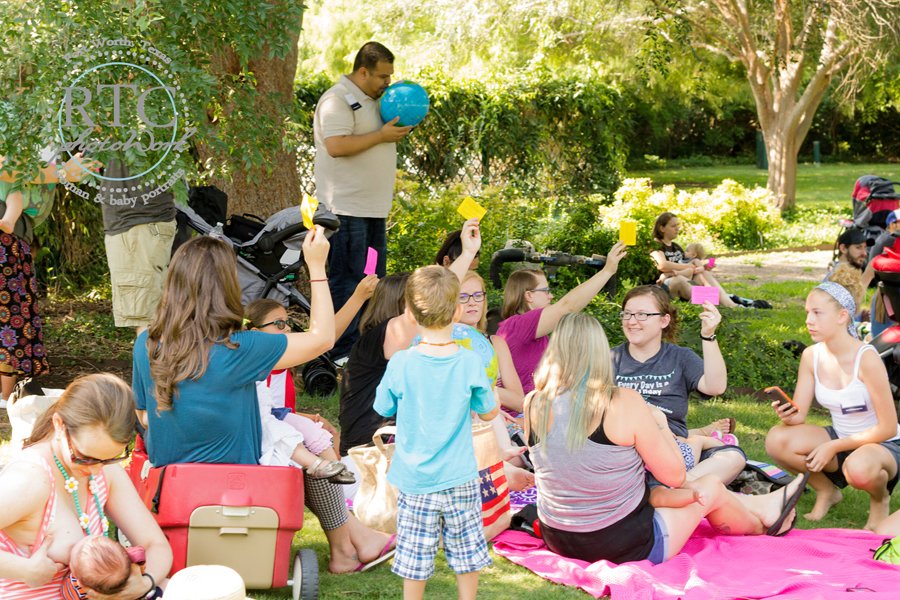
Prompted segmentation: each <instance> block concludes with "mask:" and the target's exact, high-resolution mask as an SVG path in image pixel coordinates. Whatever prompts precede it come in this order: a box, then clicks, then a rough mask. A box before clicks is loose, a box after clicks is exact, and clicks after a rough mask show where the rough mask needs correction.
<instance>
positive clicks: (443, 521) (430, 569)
mask: <svg viewBox="0 0 900 600" xmlns="http://www.w3.org/2000/svg"><path fill="white" fill-rule="evenodd" d="M480 489H481V488H480V487H479V485H478V479H473V480H472V481H469V482H467V483H463V484H460V485H458V486H456V487H452V488H449V489H446V490H441V491H439V492H433V493H431V494H404V493H403V492H400V496H399V498H398V500H397V553H396V554H395V555H394V564H393V566H392V567H391V571H393V572H394V573H396V574H397V575H399V576H400V577H403V578H404V579H418V580H422V579H428V578H429V577H431V576H432V575H434V558H435V556H436V555H437V550H438V544H439V543H440V540H441V534H443V536H444V555H445V556H446V557H447V564H449V565H450V568H451V569H453V571H454V572H455V573H458V574H460V575H461V574H463V573H471V572H472V571H480V570H481V569H483V568H485V567H487V566H490V564H491V557H490V556H489V555H488V548H487V542H486V541H485V540H484V525H483V524H482V520H481V492H480Z"/></svg>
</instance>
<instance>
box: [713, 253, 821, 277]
mask: <svg viewBox="0 0 900 600" xmlns="http://www.w3.org/2000/svg"><path fill="white" fill-rule="evenodd" d="M830 261H831V250H810V251H803V252H783V251H777V252H759V253H752V254H740V255H734V256H723V257H720V258H716V270H715V273H716V276H717V277H718V278H719V281H720V282H722V283H725V282H735V281H736V282H740V283H748V284H750V285H754V284H756V285H759V284H761V283H767V282H780V281H810V282H818V281H821V280H822V277H823V276H824V275H825V269H826V267H827V266H828V263H829V262H830Z"/></svg>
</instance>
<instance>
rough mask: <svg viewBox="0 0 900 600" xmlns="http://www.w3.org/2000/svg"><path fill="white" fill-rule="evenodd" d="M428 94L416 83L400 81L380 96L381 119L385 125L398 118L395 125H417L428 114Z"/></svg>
mask: <svg viewBox="0 0 900 600" xmlns="http://www.w3.org/2000/svg"><path fill="white" fill-rule="evenodd" d="M428 106H429V102H428V93H427V92H426V91H425V88H423V87H422V86H421V85H419V84H418V83H413V82H411V81H400V82H397V83H395V84H393V85H392V86H390V87H388V89H386V90H385V91H384V94H383V95H382V96H381V119H382V120H383V121H384V122H385V123H387V122H388V121H390V120H392V119H394V118H395V117H400V121H399V122H398V123H397V125H401V126H403V127H406V126H409V125H412V126H415V125H418V124H419V123H421V122H422V119H424V118H425V115H427V114H428Z"/></svg>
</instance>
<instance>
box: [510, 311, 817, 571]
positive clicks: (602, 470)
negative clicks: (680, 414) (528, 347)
mask: <svg viewBox="0 0 900 600" xmlns="http://www.w3.org/2000/svg"><path fill="white" fill-rule="evenodd" d="M650 411H651V408H650V407H649V406H648V405H647V403H646V402H644V400H643V398H642V397H641V396H640V394H638V393H637V392H635V391H633V390H628V389H622V388H617V387H616V386H615V378H614V376H613V372H612V362H611V359H610V351H609V343H608V342H607V339H606V335H605V334H604V332H603V328H602V327H601V326H600V323H599V322H597V320H596V319H594V318H593V317H590V316H588V315H585V314H582V313H573V314H570V315H567V316H565V317H564V318H563V319H562V320H561V321H560V323H559V325H558V326H557V329H556V332H555V333H554V335H553V336H552V337H551V339H550V345H549V346H548V348H547V350H546V352H545V353H544V356H543V358H542V360H541V363H540V365H539V366H538V369H537V371H536V373H535V390H534V392H533V393H532V394H530V395H529V396H528V398H527V399H526V406H525V427H526V433H527V434H528V438H529V440H530V445H531V458H532V461H533V462H534V465H535V476H536V480H537V487H538V515H539V517H540V520H541V530H542V533H543V537H544V541H545V542H546V543H547V546H548V547H549V548H550V550H552V551H554V552H556V553H558V554H562V555H564V556H570V557H573V558H579V559H581V560H587V561H591V562H594V561H597V560H602V559H605V560H610V561H612V562H625V561H629V560H643V559H649V560H651V561H652V562H654V563H660V562H662V561H664V560H666V559H668V558H670V557H672V556H673V555H675V554H677V553H678V552H679V551H680V550H681V548H682V547H683V546H684V544H685V542H686V541H687V540H688V538H689V537H690V536H691V534H692V533H693V531H694V529H696V527H697V525H698V524H699V523H700V520H701V519H703V518H704V517H705V518H707V519H708V520H709V522H710V523H711V524H712V525H713V526H714V527H716V528H717V529H719V530H720V531H722V532H723V533H728V534H735V535H746V534H761V533H768V534H769V535H783V534H784V533H786V532H787V531H789V530H790V529H791V527H792V526H793V520H794V505H795V504H796V502H797V500H798V499H799V497H800V492H801V491H802V489H803V487H805V482H806V480H805V478H801V477H798V478H797V479H796V480H794V481H793V482H791V484H789V485H788V486H786V487H785V488H784V491H783V492H782V491H780V490H779V491H778V492H773V493H772V494H766V495H763V496H741V495H737V494H733V493H731V492H729V491H728V490H726V488H725V486H724V485H723V484H722V483H721V482H720V481H719V480H717V479H716V478H715V477H713V476H704V477H701V478H699V479H697V480H694V481H690V482H687V481H686V479H685V467H684V461H683V460H682V457H681V452H680V451H679V450H678V446H677V445H676V444H675V439H674V437H673V435H672V434H671V432H669V430H668V428H666V427H664V426H660V425H659V424H658V423H657V421H656V419H655V418H654V417H653V415H652V413H651V412H650ZM646 471H649V472H650V473H651V474H652V475H653V476H654V477H656V479H658V480H659V481H660V482H661V483H662V484H663V485H668V486H671V487H690V488H691V489H693V490H696V491H697V492H698V493H697V496H698V498H699V500H698V501H697V502H694V503H691V504H689V505H687V506H683V507H681V508H653V507H652V506H650V505H649V501H648V496H649V494H648V488H647V483H646Z"/></svg>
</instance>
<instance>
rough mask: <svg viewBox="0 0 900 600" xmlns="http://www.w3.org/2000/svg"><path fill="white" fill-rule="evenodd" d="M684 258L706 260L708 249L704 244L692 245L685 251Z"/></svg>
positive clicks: (694, 243)
mask: <svg viewBox="0 0 900 600" xmlns="http://www.w3.org/2000/svg"><path fill="white" fill-rule="evenodd" d="M684 257H685V258H690V259H694V258H696V259H699V260H703V259H704V258H706V249H705V248H704V247H703V244H698V243H697V242H693V243H690V244H688V245H687V247H686V248H685V249H684Z"/></svg>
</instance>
